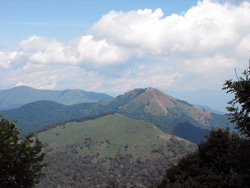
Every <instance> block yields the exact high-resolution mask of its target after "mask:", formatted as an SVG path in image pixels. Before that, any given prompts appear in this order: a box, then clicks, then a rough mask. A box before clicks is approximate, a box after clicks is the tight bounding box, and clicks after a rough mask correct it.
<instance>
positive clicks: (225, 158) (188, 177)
mask: <svg viewBox="0 0 250 188" xmlns="http://www.w3.org/2000/svg"><path fill="white" fill-rule="evenodd" d="M243 75H244V76H245V78H240V79H238V81H232V80H227V81H226V82H225V84H224V87H223V89H224V90H227V93H233V94H234V99H233V100H231V101H229V102H228V104H230V105H231V106H230V107H228V108H227V109H228V111H229V112H230V113H229V115H230V116H231V117H230V119H231V122H232V123H235V124H236V129H238V130H239V132H240V133H241V134H242V135H244V136H245V137H240V136H239V135H238V134H236V133H234V132H232V133H230V131H229V128H226V129H225V130H224V129H217V130H214V129H212V131H211V132H210V135H209V136H207V141H206V142H202V143H200V144H199V145H198V151H197V152H195V153H193V154H189V155H188V156H186V157H184V158H183V159H181V160H180V161H179V162H178V164H177V165H176V166H173V167H171V168H169V169H167V170H166V175H165V177H164V178H163V180H162V182H161V184H160V186H159V188H168V187H171V188H175V187H178V188H182V187H183V188H184V187H185V188H189V187H190V188H191V187H204V188H206V187H209V188H210V187H211V188H212V187H228V188H230V187H232V188H234V187H237V188H241V187H242V188H247V187H249V185H250V161H249V158H250V150H249V148H250V139H249V137H250V117H249V113H250V80H249V75H250V70H248V71H247V70H246V71H244V72H243ZM245 138H247V139H245Z"/></svg>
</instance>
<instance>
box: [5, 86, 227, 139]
mask: <svg viewBox="0 0 250 188" xmlns="http://www.w3.org/2000/svg"><path fill="white" fill-rule="evenodd" d="M46 103H49V102H48V101H40V102H37V103H30V104H28V106H23V107H20V108H19V109H15V110H9V111H2V114H3V115H4V116H5V117H6V118H8V119H10V120H14V119H17V120H18V121H19V125H18V126H21V128H23V129H24V131H26V132H27V131H32V130H35V128H41V127H43V126H45V125H48V124H54V123H58V122H60V121H65V120H70V119H74V118H81V117H86V116H92V115H97V114H100V113H106V112H109V111H117V112H119V113H121V114H123V115H125V116H128V117H130V118H134V119H138V120H145V121H148V122H150V123H152V124H154V125H156V126H157V127H158V128H160V129H161V130H163V131H164V132H165V133H169V134H173V135H176V136H183V133H182V131H181V130H182V128H181V127H182V126H184V127H185V130H187V129H190V130H192V131H193V132H195V133H197V134H196V135H197V137H196V136H195V135H192V134H190V136H187V137H185V139H187V140H190V141H193V142H195V143H199V141H201V140H200V135H199V134H201V135H203V136H204V134H205V133H204V132H207V131H206V130H210V129H211V128H212V127H219V128H224V127H225V126H226V122H227V117H226V116H223V115H217V114H213V113H210V112H207V111H206V110H204V109H201V108H199V107H196V106H193V105H191V104H189V103H187V102H186V101H182V100H179V99H175V98H173V97H171V96H169V95H167V94H165V93H163V92H162V91H160V90H158V89H155V88H145V89H134V90H132V91H129V92H126V93H125V94H123V95H119V96H117V97H116V98H113V99H110V100H107V101H100V102H95V103H81V104H75V105H70V106H66V105H64V106H62V105H59V104H56V103H53V104H50V105H51V107H50V108H49V109H46V108H48V107H49V106H50V105H49V104H46ZM39 105H40V107H37V106H39ZM25 109H26V110H25ZM192 131H190V133H192ZM198 138H199V139H198Z"/></svg>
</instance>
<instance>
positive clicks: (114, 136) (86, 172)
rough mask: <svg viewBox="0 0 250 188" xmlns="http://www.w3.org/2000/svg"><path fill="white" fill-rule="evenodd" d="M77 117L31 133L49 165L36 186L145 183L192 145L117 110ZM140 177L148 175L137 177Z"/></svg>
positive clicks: (94, 185)
mask: <svg viewBox="0 0 250 188" xmlns="http://www.w3.org/2000/svg"><path fill="white" fill-rule="evenodd" d="M80 120H81V119H78V120H75V121H70V122H67V123H65V124H62V125H58V126H54V127H51V128H50V129H47V130H44V131H42V132H39V133H38V134H37V137H38V138H39V139H40V140H42V141H43V143H44V144H45V146H44V151H46V153H47V155H46V161H47V162H48V163H49V164H50V167H48V168H46V169H45V173H46V176H45V177H44V178H43V179H42V180H41V183H40V184H39V185H38V187H41V188H42V187H57V186H58V185H61V186H62V187H77V185H79V187H97V186H98V185H99V187H105V186H106V185H109V183H110V182H119V185H120V186H119V187H123V186H128V187H131V186H132V185H136V186H137V185H139V184H140V185H144V187H148V186H146V185H147V184H148V183H149V182H148V180H149V179H150V178H152V179H158V178H162V176H163V174H164V170H165V167H166V165H167V166H170V165H172V164H174V163H176V162H177V160H178V159H179V158H180V157H182V156H184V155H186V154H187V153H188V152H191V151H194V150H195V149H196V145H195V144H193V143H190V142H188V141H186V140H182V139H180V138H176V137H174V136H171V135H168V134H166V133H164V132H163V131H161V130H160V129H158V128H156V127H155V126H153V125H152V124H150V123H148V122H145V121H138V120H135V119H131V118H128V117H125V116H123V115H121V114H118V113H115V114H114V113H110V114H106V115H105V116H99V117H98V116H96V117H95V119H94V116H93V117H89V118H86V119H85V118H83V119H82V120H84V121H82V122H80ZM151 171H154V172H155V175H154V176H150V172H151ZM144 175H146V176H147V177H150V178H145V179H144V180H141V178H142V177H144ZM150 181H151V180H150ZM127 184H128V185H127ZM129 184H130V185H131V186H130V185H129Z"/></svg>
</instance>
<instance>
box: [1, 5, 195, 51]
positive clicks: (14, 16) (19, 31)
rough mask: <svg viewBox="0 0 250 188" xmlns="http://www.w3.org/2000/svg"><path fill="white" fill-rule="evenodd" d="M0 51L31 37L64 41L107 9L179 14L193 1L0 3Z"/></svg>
mask: <svg viewBox="0 0 250 188" xmlns="http://www.w3.org/2000/svg"><path fill="white" fill-rule="evenodd" d="M0 3H1V4H0V5H1V13H0V14H1V18H0V24H1V25H0V26H1V43H0V45H1V46H0V48H1V50H10V49H11V48H14V47H15V46H16V45H17V44H18V43H19V42H20V41H21V40H23V39H25V38H28V37H30V36H32V35H38V36H43V37H48V38H56V39H58V40H62V41H68V40H71V39H72V38H75V37H77V36H79V35H83V34H86V33H87V31H88V29H89V28H90V27H91V26H92V24H94V23H95V22H97V21H98V20H99V19H100V18H101V17H102V16H103V15H105V14H107V13H108V12H110V11H111V10H116V11H124V12H127V11H131V10H137V9H145V8H149V9H152V10H155V9H157V8H161V9H162V10H163V11H164V13H165V15H171V14H172V13H176V14H181V13H182V12H185V11H186V10H188V9H189V8H190V7H192V6H193V5H196V4H197V1H195V0H189V1H186V0H177V1H163V0H155V1H149V0H128V1H115V0H107V1H102V0H83V1H79V0H78V1H74V0H73V1H70V0H67V1H66V0H44V1H42V0H0Z"/></svg>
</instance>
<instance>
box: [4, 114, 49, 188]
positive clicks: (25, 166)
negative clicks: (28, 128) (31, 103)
mask: <svg viewBox="0 0 250 188" xmlns="http://www.w3.org/2000/svg"><path fill="white" fill-rule="evenodd" d="M16 123H17V121H13V122H11V123H9V121H8V120H6V119H4V116H3V115H2V114H0V187H2V188H14V187H15V188H19V187H25V188H30V187H34V186H35V184H38V183H39V182H40V181H39V179H40V177H41V176H43V173H42V168H43V167H44V166H47V164H46V163H43V158H44V156H45V153H41V150H42V143H41V141H39V140H38V139H36V140H34V139H33V138H32V136H33V133H30V134H29V135H28V136H26V138H25V140H23V141H20V140H19V138H18V134H19V133H20V132H21V131H22V130H21V129H19V128H17V127H15V125H16Z"/></svg>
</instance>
